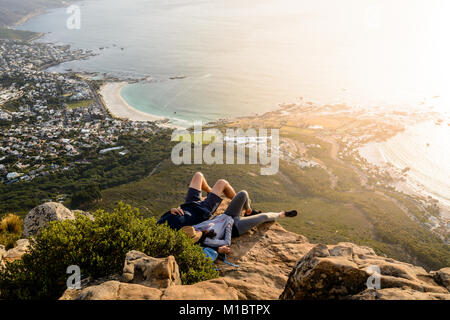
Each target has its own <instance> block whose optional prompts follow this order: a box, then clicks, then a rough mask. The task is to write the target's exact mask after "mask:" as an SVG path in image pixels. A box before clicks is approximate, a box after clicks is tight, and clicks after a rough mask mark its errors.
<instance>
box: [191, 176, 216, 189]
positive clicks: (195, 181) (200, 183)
mask: <svg viewBox="0 0 450 320" xmlns="http://www.w3.org/2000/svg"><path fill="white" fill-rule="evenodd" d="M189 188H193V189H196V190H200V191H206V192H208V193H209V192H211V190H212V189H211V187H210V186H209V185H208V182H207V181H206V179H205V177H204V176H203V174H202V173H201V172H196V173H195V174H194V176H193V177H192V180H191V183H190V184H189Z"/></svg>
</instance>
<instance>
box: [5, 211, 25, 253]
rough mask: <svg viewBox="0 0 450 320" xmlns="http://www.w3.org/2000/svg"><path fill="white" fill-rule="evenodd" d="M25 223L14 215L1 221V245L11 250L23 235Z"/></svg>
mask: <svg viewBox="0 0 450 320" xmlns="http://www.w3.org/2000/svg"><path fill="white" fill-rule="evenodd" d="M22 228H23V221H22V219H20V217H18V216H16V215H14V214H8V215H7V216H4V217H3V219H2V220H1V221H0V244H3V245H4V246H5V248H6V249H7V250H8V249H11V248H13V247H14V244H15V243H16V241H17V240H19V239H20V236H21V235H22Z"/></svg>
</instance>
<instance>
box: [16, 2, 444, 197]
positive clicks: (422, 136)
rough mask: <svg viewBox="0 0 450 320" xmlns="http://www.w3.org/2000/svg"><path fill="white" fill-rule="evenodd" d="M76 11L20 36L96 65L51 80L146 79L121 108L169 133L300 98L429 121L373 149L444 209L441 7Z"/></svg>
mask: <svg viewBox="0 0 450 320" xmlns="http://www.w3.org/2000/svg"><path fill="white" fill-rule="evenodd" d="M77 5H79V6H80V9H81V28H80V29H79V30H76V29H75V30H69V29H68V28H67V27H66V21H67V19H68V17H69V15H68V14H67V13H66V9H64V8H60V9H54V10H50V11H49V12H47V13H46V14H43V15H40V16H36V17H34V18H32V19H30V20H29V21H27V22H26V23H25V24H24V25H22V26H20V29H26V30H32V31H37V32H46V33H47V34H46V35H45V37H44V38H42V39H40V40H39V41H49V42H55V43H63V44H70V45H72V46H73V47H75V48H84V49H92V50H94V51H95V52H97V53H98V54H99V55H97V56H95V57H93V58H91V59H89V60H86V61H74V62H69V63H65V64H62V65H59V66H56V67H54V68H52V69H51V71H58V72H62V71H64V70H66V69H73V70H76V71H89V72H101V73H102V72H106V73H108V74H110V75H116V76H119V77H136V78H138V77H139V78H142V77H145V78H148V79H150V78H151V81H145V82H141V83H136V84H130V85H128V86H126V87H125V88H124V89H123V90H122V92H121V94H122V97H123V98H124V99H125V100H126V101H127V103H129V104H130V105H131V106H133V107H134V108H136V109H138V110H141V111H143V112H147V113H151V114H155V115H158V116H163V117H168V118H170V119H171V120H172V122H173V123H175V124H178V125H181V126H183V125H187V124H191V123H192V121H194V120H197V121H198V120H202V121H212V120H217V119H219V118H227V117H236V116H245V115H254V114H261V113H263V112H266V111H270V110H273V109H276V108H277V107H278V105H279V104H280V103H290V102H296V101H298V99H299V98H300V97H304V99H306V100H307V101H308V100H309V101H314V102H316V103H319V104H332V103H346V104H349V105H352V106H356V107H358V106H361V107H383V108H392V109H402V110H405V109H406V110H408V108H420V109H423V110H429V111H437V112H440V113H441V114H442V117H443V119H444V120H445V122H444V126H441V127H439V126H435V125H434V126H433V125H431V126H430V127H427V128H426V129H423V128H419V129H414V128H411V130H407V131H406V132H405V133H404V134H402V135H399V136H397V137H395V138H393V139H392V140H390V141H389V142H388V143H386V145H385V146H383V147H380V146H376V148H377V149H379V150H383V153H384V155H385V157H386V158H388V159H389V161H391V162H392V163H393V164H394V165H397V166H399V167H404V166H409V167H411V168H413V170H412V171H411V175H414V178H415V179H417V180H420V183H421V184H422V185H424V186H426V188H427V189H429V192H430V193H432V194H433V195H437V196H439V197H440V198H441V199H446V201H449V199H450V185H449V181H450V179H448V178H449V174H450V166H449V165H448V160H449V155H450V153H449V152H448V145H450V144H448V143H447V141H448V140H449V138H450V135H449V132H448V126H447V123H448V122H449V121H448V119H449V114H450V113H449V111H450V108H449V106H450V81H449V80H448V75H449V74H450V59H448V57H449V56H450V42H449V41H448V30H449V29H450V20H449V19H448V14H449V13H450V1H447V0H426V1H425V0H396V1H388V0H340V1H331V0H316V1H310V0H246V1H237V0H214V1H205V0H129V1H123V0H89V1H80V2H79V3H77ZM100 48H103V50H100ZM181 75H183V76H185V77H183V78H180V79H170V78H172V77H177V76H181ZM444 129H445V130H444ZM425 141H427V143H429V144H430V147H424V142H425ZM425 145H426V144H425ZM442 150H446V151H445V152H440V151H442Z"/></svg>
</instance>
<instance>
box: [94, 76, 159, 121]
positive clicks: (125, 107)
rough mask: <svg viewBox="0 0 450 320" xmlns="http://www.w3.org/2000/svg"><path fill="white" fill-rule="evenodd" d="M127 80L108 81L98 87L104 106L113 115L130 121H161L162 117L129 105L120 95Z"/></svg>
mask: <svg viewBox="0 0 450 320" xmlns="http://www.w3.org/2000/svg"><path fill="white" fill-rule="evenodd" d="M127 84H128V83H127V82H108V83H106V84H105V85H103V86H102V87H101V88H100V94H101V96H102V98H103V101H104V102H105V105H106V108H107V109H108V111H109V112H110V113H111V115H113V116H114V117H117V118H120V119H128V120H132V121H161V120H165V118H163V117H159V116H155V115H152V114H149V113H145V112H142V111H139V110H137V109H135V108H133V107H132V106H130V105H129V104H128V103H127V102H126V101H125V100H124V99H123V98H122V96H121V95H120V91H121V90H122V89H123V88H124V87H125V86H126V85H127Z"/></svg>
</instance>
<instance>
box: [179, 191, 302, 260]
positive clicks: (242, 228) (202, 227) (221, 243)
mask: <svg viewBox="0 0 450 320" xmlns="http://www.w3.org/2000/svg"><path fill="white" fill-rule="evenodd" d="M250 203H251V201H250V198H249V195H248V193H247V191H241V192H238V193H237V194H236V195H235V196H234V198H233V200H231V202H230V204H229V206H228V208H227V209H226V210H225V212H224V214H222V215H219V216H216V217H215V218H213V219H211V220H207V221H204V222H201V223H199V224H196V225H194V226H185V227H183V228H181V230H183V231H184V232H185V233H186V234H187V235H188V236H189V237H190V238H192V239H193V240H194V241H195V242H198V243H199V244H200V245H201V246H202V247H204V248H205V250H204V251H205V253H206V255H207V256H209V257H210V258H211V259H212V260H213V261H214V260H215V259H216V258H217V253H219V254H222V255H223V258H224V257H225V255H226V254H229V253H231V247H230V246H231V238H232V237H239V236H241V235H243V234H244V233H246V232H248V231H249V230H250V229H252V228H253V227H256V226H258V225H260V224H262V223H265V222H269V221H275V219H278V218H284V217H295V216H297V211H296V210H292V211H289V212H285V211H281V212H269V213H261V212H259V211H256V210H253V209H252V208H251V206H250ZM242 211H244V216H241V214H242ZM211 249H213V250H214V251H212V250H211ZM223 260H224V261H225V262H227V261H226V259H223Z"/></svg>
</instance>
